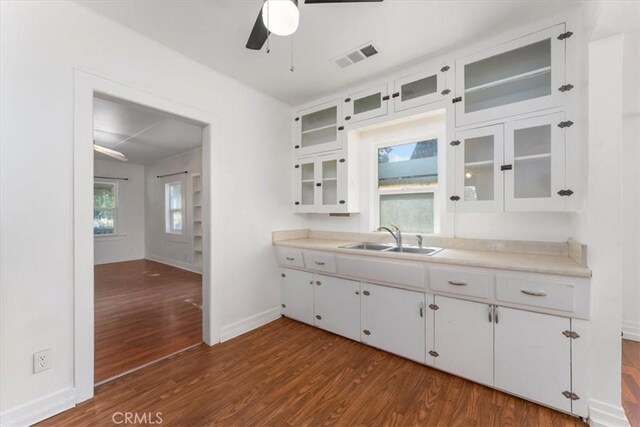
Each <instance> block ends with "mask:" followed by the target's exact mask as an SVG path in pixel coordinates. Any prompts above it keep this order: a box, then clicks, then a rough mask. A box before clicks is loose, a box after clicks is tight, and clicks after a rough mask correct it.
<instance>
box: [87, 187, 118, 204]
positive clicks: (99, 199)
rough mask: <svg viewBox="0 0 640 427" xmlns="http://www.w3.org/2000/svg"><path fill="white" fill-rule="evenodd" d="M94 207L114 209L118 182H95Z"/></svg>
mask: <svg viewBox="0 0 640 427" xmlns="http://www.w3.org/2000/svg"><path fill="white" fill-rule="evenodd" d="M93 207H94V208H109V209H114V208H115V207H116V184H112V183H108V182H94V183H93Z"/></svg>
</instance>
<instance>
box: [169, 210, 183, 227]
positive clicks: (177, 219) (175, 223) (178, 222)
mask: <svg viewBox="0 0 640 427" xmlns="http://www.w3.org/2000/svg"><path fill="white" fill-rule="evenodd" d="M171 229H172V230H174V231H182V211H173V212H171Z"/></svg>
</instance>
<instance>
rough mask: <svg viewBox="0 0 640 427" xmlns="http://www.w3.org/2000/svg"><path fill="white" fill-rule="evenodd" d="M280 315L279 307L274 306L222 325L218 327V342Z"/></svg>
mask: <svg viewBox="0 0 640 427" xmlns="http://www.w3.org/2000/svg"><path fill="white" fill-rule="evenodd" d="M281 316H282V315H281V314H280V307H274V308H271V309H269V310H266V311H263V312H262V313H258V314H256V315H253V316H249V317H246V318H244V319H242V320H240V321H238V322H235V323H232V324H230V325H227V326H223V327H222V328H220V342H225V341H228V340H230V339H231V338H235V337H237V336H239V335H242V334H244V333H247V332H249V331H252V330H254V329H256V328H259V327H260V326H263V325H266V324H267V323H270V322H273V321H274V320H278V319H279V318H280V317H281Z"/></svg>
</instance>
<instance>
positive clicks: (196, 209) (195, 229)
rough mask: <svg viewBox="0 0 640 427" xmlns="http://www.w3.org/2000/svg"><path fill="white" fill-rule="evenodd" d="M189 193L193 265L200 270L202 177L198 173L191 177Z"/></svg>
mask: <svg viewBox="0 0 640 427" xmlns="http://www.w3.org/2000/svg"><path fill="white" fill-rule="evenodd" d="M191 191H192V206H193V212H192V218H193V220H192V225H191V232H192V235H193V242H192V243H193V264H194V265H195V266H196V267H198V268H202V248H203V243H202V232H203V228H202V175H201V174H199V173H196V174H192V175H191Z"/></svg>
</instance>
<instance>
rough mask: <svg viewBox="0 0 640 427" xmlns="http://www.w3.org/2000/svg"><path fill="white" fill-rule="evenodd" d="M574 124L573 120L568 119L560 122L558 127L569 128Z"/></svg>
mask: <svg viewBox="0 0 640 427" xmlns="http://www.w3.org/2000/svg"><path fill="white" fill-rule="evenodd" d="M572 124H573V122H572V121H571V120H567V121H565V122H560V123H558V127H559V128H568V127H571V125H572Z"/></svg>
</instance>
